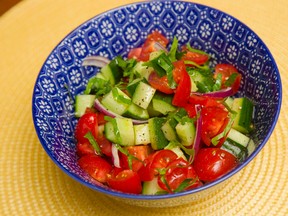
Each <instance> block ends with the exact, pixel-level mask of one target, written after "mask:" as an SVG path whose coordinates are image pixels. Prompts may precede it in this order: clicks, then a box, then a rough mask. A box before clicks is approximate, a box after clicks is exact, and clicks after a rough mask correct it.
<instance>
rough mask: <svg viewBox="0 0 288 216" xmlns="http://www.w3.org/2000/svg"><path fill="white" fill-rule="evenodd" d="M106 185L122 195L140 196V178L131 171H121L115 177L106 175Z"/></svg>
mask: <svg viewBox="0 0 288 216" xmlns="http://www.w3.org/2000/svg"><path fill="white" fill-rule="evenodd" d="M107 184H108V185H109V186H110V187H111V188H112V189H114V190H118V191H121V192H124V193H132V194H140V193H141V192H142V184H141V180H140V177H139V175H138V174H137V172H134V171H132V170H123V171H120V172H119V173H118V174H117V175H113V174H112V175H108V178H107Z"/></svg>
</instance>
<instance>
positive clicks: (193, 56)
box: [181, 45, 209, 65]
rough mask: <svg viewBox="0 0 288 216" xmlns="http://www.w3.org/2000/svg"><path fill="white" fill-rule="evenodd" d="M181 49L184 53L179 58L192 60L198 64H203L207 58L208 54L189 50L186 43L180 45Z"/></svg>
mask: <svg viewBox="0 0 288 216" xmlns="http://www.w3.org/2000/svg"><path fill="white" fill-rule="evenodd" d="M182 51H185V52H186V53H185V54H184V55H183V56H182V57H181V60H184V61H186V60H187V61H193V62H195V63H196V64H198V65H203V64H205V63H206V62H207V61H208V60H209V56H208V55H206V54H202V53H199V52H193V51H190V50H189V49H188V48H187V46H186V45H185V46H183V47H182Z"/></svg>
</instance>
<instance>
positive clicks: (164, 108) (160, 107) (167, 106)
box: [152, 92, 176, 115]
mask: <svg viewBox="0 0 288 216" xmlns="http://www.w3.org/2000/svg"><path fill="white" fill-rule="evenodd" d="M172 100H173V96H172V95H166V94H162V93H159V92H156V93H155V95H154V97H153V99H152V107H153V109H154V110H155V111H157V112H160V113H162V114H163V115H167V114H168V113H169V112H173V111H175V110H176V107H175V106H173V105H172Z"/></svg>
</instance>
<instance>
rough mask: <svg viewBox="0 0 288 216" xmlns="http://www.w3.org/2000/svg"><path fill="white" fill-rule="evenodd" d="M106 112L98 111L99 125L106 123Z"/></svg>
mask: <svg viewBox="0 0 288 216" xmlns="http://www.w3.org/2000/svg"><path fill="white" fill-rule="evenodd" d="M104 117H105V114H104V113H102V112H98V113H97V121H98V125H103V124H105V123H106V122H107V121H106V120H105V119H104Z"/></svg>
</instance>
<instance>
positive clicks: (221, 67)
mask: <svg viewBox="0 0 288 216" xmlns="http://www.w3.org/2000/svg"><path fill="white" fill-rule="evenodd" d="M234 73H236V79H235V80H234V82H233V83H232V84H231V88H232V89H233V93H234V94H235V93H236V92H237V91H238V90H239V87H240V84H241V79H242V75H241V74H240V73H239V72H238V70H237V69H236V68H235V67H234V66H233V65H231V64H217V65H216V67H215V73H214V77H215V78H216V77H217V75H218V74H221V75H222V86H221V88H222V89H225V88H227V87H228V86H226V85H225V82H226V81H227V80H228V78H229V77H230V76H231V75H232V74H234Z"/></svg>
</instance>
